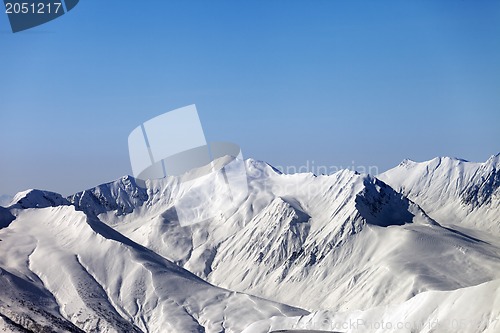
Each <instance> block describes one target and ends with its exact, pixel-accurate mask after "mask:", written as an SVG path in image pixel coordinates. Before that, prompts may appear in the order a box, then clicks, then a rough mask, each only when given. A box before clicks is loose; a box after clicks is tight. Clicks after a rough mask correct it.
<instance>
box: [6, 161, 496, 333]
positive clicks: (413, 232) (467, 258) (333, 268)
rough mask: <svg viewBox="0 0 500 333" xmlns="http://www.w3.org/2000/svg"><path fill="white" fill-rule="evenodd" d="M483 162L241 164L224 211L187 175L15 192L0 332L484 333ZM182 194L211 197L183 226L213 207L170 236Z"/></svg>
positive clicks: (220, 196)
mask: <svg viewBox="0 0 500 333" xmlns="http://www.w3.org/2000/svg"><path fill="white" fill-rule="evenodd" d="M498 165H499V156H498V155H496V156H493V157H492V158H490V159H489V160H488V161H487V162H485V163H470V162H465V161H462V160H458V159H451V158H439V159H434V160H432V161H429V162H424V163H416V162H411V161H408V160H406V161H404V162H403V163H402V164H400V165H399V166H398V167H396V168H395V169H392V170H389V171H388V172H386V173H384V174H382V175H379V176H377V178H375V177H373V176H369V175H362V174H358V173H356V172H353V171H349V170H343V171H340V172H337V173H335V174H333V175H330V176H315V175H313V174H294V175H285V174H281V173H280V172H278V171H277V170H275V169H274V168H272V167H271V166H269V165H268V164H266V163H264V162H259V161H255V160H251V159H250V160H246V161H245V167H246V171H247V177H248V178H247V181H248V195H247V197H246V198H244V200H243V201H242V202H238V204H237V205H231V204H230V203H229V202H226V201H223V200H227V197H228V196H227V193H225V192H224V191H227V186H226V184H224V179H223V178H221V177H218V178H213V179H210V178H209V177H208V178H207V177H198V174H206V172H203V170H194V171H192V172H191V173H190V174H187V175H184V176H182V177H167V178H165V179H161V180H154V181H147V183H146V185H147V186H146V188H145V189H143V188H141V187H139V186H138V185H137V184H136V182H135V179H134V178H132V177H129V176H127V177H123V178H121V179H119V180H117V181H114V182H111V183H107V184H103V185H100V186H98V187H96V188H93V189H89V190H87V191H84V192H81V193H77V194H75V195H73V196H70V197H69V198H67V199H65V198H62V197H61V196H59V195H57V194H55V193H51V192H46V191H38V190H30V191H27V192H24V193H21V194H18V195H16V197H15V198H14V200H13V201H12V203H11V205H10V206H9V207H8V209H4V210H0V228H3V229H0V240H1V241H0V254H1V255H0V329H2V328H3V327H7V328H9V327H10V330H12V331H15V329H18V327H17V326H16V325H19V323H27V324H23V325H24V326H30V325H31V326H30V327H31V328H29V329H31V330H32V331H37V330H38V331H39V330H40V327H46V326H47V325H48V326H50V323H52V322H54V323H56V324H55V325H54V327H56V329H55V330H56V331H79V330H83V331H86V332H90V331H99V332H101V331H103V332H106V331H109V332H122V331H138V332H139V331H144V332H146V331H147V332H241V331H245V332H269V331H271V330H285V329H294V328H296V329H314V330H321V329H323V330H325V329H327V330H330V331H340V332H385V331H387V330H382V329H381V328H375V327H373V325H372V326H371V327H368V328H367V327H360V326H359V325H358V327H356V328H355V329H353V328H352V327H348V328H347V329H344V328H343V327H340V326H338V325H337V326H335V325H333V324H335V323H337V324H342V323H346V322H349V321H350V322H352V321H358V323H359V321H360V320H361V321H363V320H364V321H365V322H366V323H368V322H371V323H378V324H380V320H385V321H386V322H391V323H393V324H398V323H399V322H403V323H407V322H412V323H426V322H427V323H433V321H436V320H437V322H438V324H439V325H440V326H439V329H437V328H435V327H434V328H433V327H427V328H426V327H425V325H420V326H418V325H417V326H415V327H411V328H408V329H407V328H406V327H405V328H403V329H402V330H400V332H434V331H435V332H454V331H455V332H457V331H467V332H495V330H494V328H495V327H496V326H494V325H495V323H496V320H498V315H499V307H500V304H499V302H498V295H499V294H498V287H499V283H498V281H499V279H500V242H499V238H498V237H497V235H496V234H495V231H496V230H498V229H496V228H497V227H498V224H499V221H498V216H499V215H500V214H499V213H500V208H499V205H498V198H499V196H498V194H499V190H498V188H499V181H498V177H499V173H498ZM197 177H198V178H197ZM185 179H189V180H190V181H189V182H186V181H184V180H185ZM388 184H389V185H388ZM192 188H197V189H198V190H200V191H205V194H204V195H205V196H206V194H207V193H208V194H209V195H210V197H211V200H210V201H209V202H206V203H203V202H201V205H200V202H196V207H195V208H196V210H194V208H193V212H191V213H192V214H196V212H198V211H199V212H200V214H202V215H203V214H204V213H206V210H210V209H212V208H213V207H214V206H215V207H221V206H227V209H225V210H224V211H221V212H219V214H218V215H216V216H214V217H213V218H212V219H210V220H208V221H206V222H204V223H198V224H193V225H189V226H181V225H180V224H179V221H178V218H177V213H176V207H175V203H176V202H179V199H182V198H183V196H185V195H186V193H188V192H189V191H190V190H192ZM232 190H234V189H232ZM242 190H243V189H242ZM245 190H246V189H245ZM203 205H206V207H204V206H203ZM14 218H15V220H13V221H12V219H14ZM250 295H254V296H250ZM474 295H476V296H474ZM285 304H288V305H285ZM302 309H305V310H302ZM306 310H307V311H306ZM309 311H311V313H310V314H309ZM450 318H458V319H461V320H462V321H461V322H460V324H461V325H465V324H464V322H463V321H464V320H465V321H466V323H468V325H469V326H468V329H469V330H461V329H456V327H454V326H450V325H454V324H456V323H455V322H453V321H452V320H447V319H450ZM377 320H378V321H377ZM471 323H474V324H477V325H476V326H471V325H472V324H471ZM9 325H10V326H9ZM33 325H35V326H33ZM36 325H41V326H40V327H37V326H36ZM307 325H309V326H307ZM328 325H329V326H328ZM327 326H328V327H327ZM453 328H455V330H453ZM385 329H387V327H385ZM405 329H406V330H405ZM7 331H9V329H7ZM394 331H397V330H394Z"/></svg>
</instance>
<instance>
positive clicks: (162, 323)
mask: <svg viewBox="0 0 500 333" xmlns="http://www.w3.org/2000/svg"><path fill="white" fill-rule="evenodd" d="M14 213H15V214H16V219H15V221H13V223H11V225H10V226H9V227H8V228H4V229H1V230H0V240H1V242H0V251H1V253H2V256H1V257H0V267H1V270H0V272H1V273H0V285H1V288H0V313H1V314H2V315H1V317H2V318H3V325H4V327H7V328H8V330H9V331H10V330H12V329H14V328H15V327H18V326H23V327H24V328H26V329H29V330H31V331H33V332H39V331H40V329H41V328H43V327H45V328H47V329H48V328H51V329H52V328H53V327H56V328H57V329H58V330H59V331H75V332H77V331H80V330H83V331H85V332H220V331H221V330H223V329H226V330H227V332H239V331H241V330H242V329H244V328H245V327H246V326H248V325H249V324H250V323H252V322H254V321H256V320H259V319H265V318H269V317H271V316H275V315H286V316H288V315H292V314H296V315H302V314H306V313H307V312H305V311H303V310H300V309H294V308H292V307H289V306H285V305H281V304H277V303H273V302H269V301H266V300H263V299H259V298H257V297H253V296H249V295H245V294H241V293H235V292H232V291H228V290H224V289H221V288H218V287H215V286H212V285H210V284H208V283H207V282H205V281H203V280H201V279H200V278H198V277H196V276H195V275H193V274H191V273H190V272H188V271H186V270H184V269H182V268H180V267H178V266H177V265H175V264H173V263H171V262H170V261H168V260H167V259H165V258H163V257H161V256H159V255H158V254H156V253H154V252H152V251H150V250H148V249H146V248H144V247H142V246H140V245H138V244H136V243H134V242H132V241H131V240H129V239H127V238H126V237H124V236H123V235H121V234H119V233H118V232H116V231H115V230H113V229H111V228H109V227H108V226H106V225H104V224H103V223H102V222H100V221H99V220H97V219H94V218H92V217H89V216H87V215H85V214H84V213H82V212H79V211H76V210H75V208H74V207H72V206H59V207H49V208H43V209H41V208H35V209H22V210H15V211H14ZM0 325H2V324H0ZM0 327H2V326H0ZM77 327H78V328H77ZM18 328H19V327H18Z"/></svg>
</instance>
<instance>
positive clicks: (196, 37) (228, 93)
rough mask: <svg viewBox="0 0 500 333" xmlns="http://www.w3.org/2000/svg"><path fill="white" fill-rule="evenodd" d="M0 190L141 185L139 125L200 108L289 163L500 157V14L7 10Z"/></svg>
mask: <svg viewBox="0 0 500 333" xmlns="http://www.w3.org/2000/svg"><path fill="white" fill-rule="evenodd" d="M0 40H1V43H0V45H1V52H0V64H1V68H2V73H1V75H0V87H1V89H0V144H1V155H0V156H1V163H0V193H9V194H13V193H15V192H17V191H19V190H22V189H26V188H43V189H48V190H54V191H57V192H62V193H63V194H70V193H72V192H74V191H78V190H83V189H86V188H89V187H91V186H94V185H97V184H99V183H102V182H106V181H110V180H113V179H115V178H118V177H120V176H121V175H124V174H130V173H131V168H130V163H129V160H128V148H127V137H128V134H129V133H130V131H131V130H132V129H133V128H135V127H136V126H137V125H138V124H140V123H142V122H144V121H145V120H148V119H150V118H152V117H154V116H156V115H159V114H162V113H164V112H166V111H168V110H171V109H174V108H177V107H181V106H184V105H188V104H193V103H195V104H196V105H197V107H198V112H199V113H200V117H201V119H202V122H203V126H204V129H205V134H206V136H207V139H208V140H209V141H216V140H227V141H232V142H235V143H238V144H239V145H240V146H241V147H242V149H243V153H244V155H245V157H253V158H256V159H260V160H265V161H267V162H269V163H271V164H275V165H281V166H285V165H296V166H299V165H302V164H305V163H306V161H307V160H309V161H314V163H315V164H316V165H327V166H351V165H352V163H353V161H354V163H355V165H364V166H369V165H375V166H378V167H379V169H380V170H381V171H383V170H384V169H387V168H390V167H392V166H394V165H396V164H397V163H399V162H400V161H401V160H402V159H404V158H411V159H414V160H417V161H418V160H427V159H430V158H433V157H435V156H443V155H446V156H456V157H461V158H465V159H469V160H476V161H483V160H486V159H487V158H488V157H489V156H490V155H492V154H495V153H497V152H499V151H500V145H499V142H500V134H499V133H500V130H499V125H500V60H499V59H500V1H451V0H444V1H435V0H432V1H431V0H427V1H425V0H423V1H420V0H419V1H335V0H323V1H321V0H314V1H306V0H302V1H290V0H289V1H284V0H283V1H279V0H273V1H264V0H262V1H234V0H231V1H166V0H157V1H123V0H106V1H97V0H96V1H88V0H84V1H80V4H79V5H78V6H77V7H76V8H75V9H74V10H73V11H71V12H70V13H68V14H67V15H64V16H63V17H61V18H59V19H57V20H54V21H52V22H50V23H48V24H45V25H43V26H40V27H37V28H35V29H32V30H28V31H26V32H21V33H17V34H12V33H11V32H10V28H9V25H8V20H7V17H6V15H5V14H3V13H0Z"/></svg>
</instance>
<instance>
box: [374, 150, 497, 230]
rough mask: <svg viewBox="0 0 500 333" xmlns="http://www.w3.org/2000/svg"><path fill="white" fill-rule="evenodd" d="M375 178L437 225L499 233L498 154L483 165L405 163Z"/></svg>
mask: <svg viewBox="0 0 500 333" xmlns="http://www.w3.org/2000/svg"><path fill="white" fill-rule="evenodd" d="M377 178H379V179H381V180H382V181H384V182H385V183H387V184H389V185H390V186H392V187H393V188H394V189H396V190H397V191H400V192H401V193H403V194H404V195H406V196H408V198H410V199H411V200H413V201H414V202H416V203H417V204H419V205H420V206H421V207H422V208H423V209H424V211H425V212H426V213H428V214H429V215H430V216H431V217H432V218H434V219H435V220H437V221H438V222H440V223H444V224H450V225H454V224H462V225H463V226H467V227H472V228H480V229H482V230H485V231H488V232H494V233H496V234H500V214H498V211H499V209H500V154H497V155H493V156H491V157H490V158H489V159H488V160H487V161H486V162H483V163H476V162H468V161H465V160H462V159H457V158H451V157H438V158H434V159H432V160H429V161H426V162H412V161H408V160H405V161H403V162H402V163H401V164H399V165H398V166H397V167H395V168H393V169H391V170H388V171H386V172H384V173H382V174H380V175H378V176H377Z"/></svg>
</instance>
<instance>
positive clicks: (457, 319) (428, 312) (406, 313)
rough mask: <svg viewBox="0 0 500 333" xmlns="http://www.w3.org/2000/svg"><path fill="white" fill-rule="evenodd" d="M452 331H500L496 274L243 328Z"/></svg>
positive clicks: (251, 332) (259, 331) (249, 332)
mask: <svg viewBox="0 0 500 333" xmlns="http://www.w3.org/2000/svg"><path fill="white" fill-rule="evenodd" d="M300 329H306V330H307V331H304V332H308V331H309V330H318V331H319V330H321V331H322V332H324V331H327V330H328V331H336V332H363V333H364V332H370V333H377V332H398V333H427V332H438V333H456V332H471V333H472V332H484V333H496V332H498V331H500V280H494V281H489V282H485V283H483V284H480V285H477V286H473V287H468V288H463V289H458V290H453V291H427V292H423V293H421V294H419V295H417V296H415V297H413V298H412V299H410V300H409V301H407V302H404V303H402V304H398V305H393V306H383V307H377V308H373V309H370V310H367V311H348V312H343V313H338V312H337V313H335V312H331V311H320V312H315V313H312V314H310V315H307V316H301V317H295V318H293V317H292V318H286V317H273V318H271V319H267V320H263V321H260V322H257V323H254V324H252V325H251V326H249V327H248V328H247V329H245V330H244V331H243V333H267V332H288V331H286V330H290V331H289V332H299V331H298V330H300Z"/></svg>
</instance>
